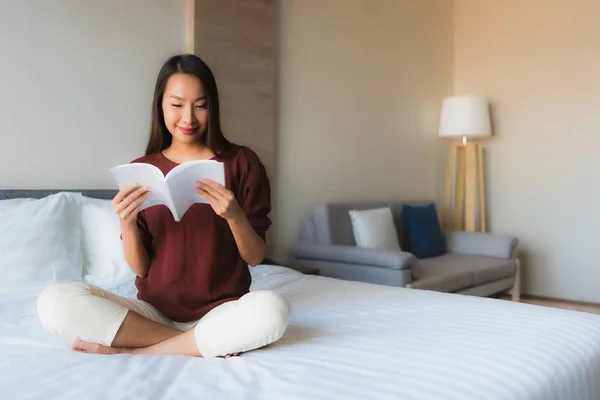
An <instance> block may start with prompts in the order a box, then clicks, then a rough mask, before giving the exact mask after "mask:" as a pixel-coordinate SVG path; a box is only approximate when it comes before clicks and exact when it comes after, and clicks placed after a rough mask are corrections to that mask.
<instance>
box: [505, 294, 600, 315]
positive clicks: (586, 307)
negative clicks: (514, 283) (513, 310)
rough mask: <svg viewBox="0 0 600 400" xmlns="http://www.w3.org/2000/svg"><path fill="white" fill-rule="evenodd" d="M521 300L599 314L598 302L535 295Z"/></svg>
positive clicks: (599, 305)
mask: <svg viewBox="0 0 600 400" xmlns="http://www.w3.org/2000/svg"><path fill="white" fill-rule="evenodd" d="M505 299H507V300H509V299H510V297H505ZM521 302H522V303H531V304H537V305H540V306H546V307H557V308H564V309H567V310H575V311H583V312H589V313H594V314H600V304H587V303H577V302H570V301H562V300H553V299H544V298H536V297H521Z"/></svg>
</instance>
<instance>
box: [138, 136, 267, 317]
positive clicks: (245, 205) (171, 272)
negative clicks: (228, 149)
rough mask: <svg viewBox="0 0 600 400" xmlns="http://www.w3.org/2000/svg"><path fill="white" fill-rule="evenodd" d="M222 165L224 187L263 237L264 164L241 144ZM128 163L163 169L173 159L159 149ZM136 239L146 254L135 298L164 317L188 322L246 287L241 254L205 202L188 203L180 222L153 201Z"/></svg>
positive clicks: (141, 215) (142, 216) (142, 214)
mask: <svg viewBox="0 0 600 400" xmlns="http://www.w3.org/2000/svg"><path fill="white" fill-rule="evenodd" d="M214 159H215V160H217V161H222V162H224V164H225V187H226V188H227V189H229V190H231V191H232V192H233V193H234V195H235V197H236V199H237V201H238V203H239V204H240V206H241V207H242V209H243V210H244V212H245V214H246V216H247V217H248V220H249V221H250V224H251V225H252V226H253V227H254V229H255V231H256V232H257V233H258V235H259V236H261V237H262V238H263V239H265V232H266V231H267V229H268V228H269V227H270V225H271V220H270V218H269V215H268V214H269V212H270V211H271V193H270V184H269V179H268V177H267V174H266V171H265V168H264V165H263V164H262V163H261V162H260V160H259V158H258V157H257V155H256V154H255V153H254V152H253V151H251V150H250V149H248V148H247V147H239V148H238V149H237V150H236V151H235V154H234V155H233V156H232V157H230V158H219V157H215V158H214ZM132 162H145V163H149V164H153V165H156V166H157V167H158V168H160V169H161V171H162V172H163V173H164V174H166V173H167V172H169V171H170V170H171V169H172V168H173V167H175V166H177V165H178V164H177V163H175V162H173V161H171V160H169V159H168V158H166V157H165V156H164V155H163V154H162V153H156V154H152V155H149V156H144V157H140V158H138V159H136V160H133V161H132ZM138 225H139V227H140V232H141V233H142V240H143V242H144V245H145V247H146V249H147V250H148V252H149V254H150V258H151V262H150V269H149V271H148V275H147V276H146V277H145V278H140V277H137V278H136V282H135V283H136V286H137V288H138V298H139V299H141V300H144V301H147V302H148V303H150V304H152V305H153V306H154V307H156V308H157V309H158V310H159V311H160V312H161V313H163V314H164V315H165V316H166V317H168V318H170V319H172V320H174V321H178V322H188V321H193V320H197V319H199V318H201V317H202V316H203V315H204V314H206V313H207V312H208V311H210V310H211V309H213V308H214V307H216V306H218V305H219V304H222V303H224V302H226V301H229V300H236V299H238V298H240V297H241V296H243V295H244V294H245V293H247V292H248V291H249V290H250V283H251V276H250V271H249V270H248V264H247V263H246V262H245V261H244V260H243V259H242V258H241V256H240V253H239V251H238V248H237V245H236V243H235V240H234V237H233V234H232V232H231V230H230V228H229V225H228V223H227V221H226V220H225V219H223V218H222V217H220V216H218V215H217V214H216V213H215V212H214V210H213V209H212V207H211V206H210V205H209V204H194V205H192V207H191V208H190V209H189V210H188V211H187V212H186V214H185V215H184V216H183V218H182V219H181V221H180V222H175V221H174V219H173V216H172V215H171V212H170V211H169V209H168V208H167V207H165V206H162V205H158V206H153V207H149V208H147V209H145V210H143V211H141V212H140V213H139V214H138Z"/></svg>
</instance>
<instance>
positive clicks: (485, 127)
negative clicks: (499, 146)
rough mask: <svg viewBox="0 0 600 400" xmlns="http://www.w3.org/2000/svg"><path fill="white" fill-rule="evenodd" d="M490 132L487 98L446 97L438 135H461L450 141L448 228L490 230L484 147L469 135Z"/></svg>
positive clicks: (446, 191)
mask: <svg viewBox="0 0 600 400" xmlns="http://www.w3.org/2000/svg"><path fill="white" fill-rule="evenodd" d="M491 135H492V129H491V123H490V115H489V107H488V103H487V101H486V100H485V99H483V98H480V97H475V96H453V97H448V98H445V99H444V100H443V102H442V113H441V117H440V126H439V136H441V137H454V138H460V139H461V140H460V141H453V142H451V143H450V145H449V147H448V159H447V162H446V182H445V188H444V208H443V215H442V226H443V228H444V229H445V230H446V231H450V230H455V231H462V230H465V231H470V232H474V231H476V230H477V228H478V229H479V231H481V232H486V231H487V227H486V208H485V184H484V175H483V149H482V147H481V144H480V143H477V142H470V141H468V139H469V138H484V137H488V136H491ZM453 178H454V179H453ZM453 189H454V190H453ZM453 192H454V193H453ZM453 194H454V195H453ZM476 194H477V195H476ZM477 211H478V212H479V213H478V215H479V226H478V227H477V224H476V215H477Z"/></svg>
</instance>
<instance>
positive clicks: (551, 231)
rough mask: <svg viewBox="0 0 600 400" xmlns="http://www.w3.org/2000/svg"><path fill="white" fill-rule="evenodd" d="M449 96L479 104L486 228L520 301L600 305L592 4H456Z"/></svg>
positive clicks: (599, 82) (597, 33)
mask: <svg viewBox="0 0 600 400" xmlns="http://www.w3.org/2000/svg"><path fill="white" fill-rule="evenodd" d="M455 13H456V14H455V17H456V19H455V26H456V30H455V63H454V89H455V90H454V91H455V93H457V94H463V93H474V94H478V95H482V96H486V97H488V98H489V99H490V100H491V102H492V113H493V120H494V121H493V122H494V129H495V134H496V137H494V138H493V140H492V141H491V142H490V143H489V144H488V145H487V149H486V151H487V153H486V154H487V160H488V162H487V187H488V196H489V197H488V198H489V203H490V205H489V219H490V225H491V229H492V230H493V231H495V232H500V233H509V234H514V235H517V236H518V237H519V238H520V240H521V244H522V247H523V252H524V255H523V258H524V274H525V289H524V291H525V292H526V293H529V294H534V295H542V296H551V297H558V298H568V299H574V300H583V301H594V302H600V291H599V290H598V284H599V282H600V246H599V245H598V243H599V240H600V217H599V216H598V214H597V212H596V205H597V203H598V201H597V200H598V199H599V198H600V189H599V186H598V183H597V182H598V178H597V177H598V171H599V170H600V161H599V160H600V158H599V157H598V150H599V149H600V134H599V132H600V119H599V118H598V115H599V112H598V110H600V79H598V71H600V52H599V49H600V24H598V16H599V15H600V1H597V0H576V1H573V0H528V1H522V0H502V1H491V0H483V1H482V0H456V2H455Z"/></svg>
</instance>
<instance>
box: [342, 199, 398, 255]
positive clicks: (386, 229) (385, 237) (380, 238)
mask: <svg viewBox="0 0 600 400" xmlns="http://www.w3.org/2000/svg"><path fill="white" fill-rule="evenodd" d="M349 214H350V220H351V222H352V229H353V232H354V240H355V241H356V245H357V246H358V247H363V248H368V249H379V250H401V248H400V244H399V243H398V233H397V232H396V226H395V225H394V217H393V215H392V211H391V210H390V209H389V207H381V208H373V209H369V210H350V211H349Z"/></svg>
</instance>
